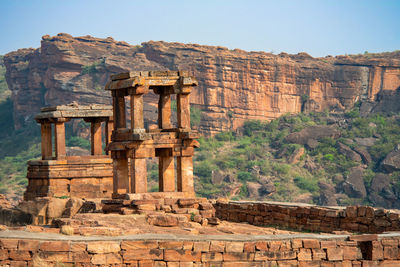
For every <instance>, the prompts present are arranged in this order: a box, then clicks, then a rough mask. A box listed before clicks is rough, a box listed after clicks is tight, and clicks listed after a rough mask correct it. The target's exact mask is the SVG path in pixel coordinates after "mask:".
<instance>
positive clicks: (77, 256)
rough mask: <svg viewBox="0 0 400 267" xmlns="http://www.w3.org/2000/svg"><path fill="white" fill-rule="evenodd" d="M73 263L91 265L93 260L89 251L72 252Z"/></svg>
mask: <svg viewBox="0 0 400 267" xmlns="http://www.w3.org/2000/svg"><path fill="white" fill-rule="evenodd" d="M72 259H73V262H75V263H77V262H82V263H90V262H91V260H92V256H91V255H89V253H88V252H87V251H76V252H72Z"/></svg>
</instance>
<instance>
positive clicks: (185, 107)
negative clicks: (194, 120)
mask: <svg viewBox="0 0 400 267" xmlns="http://www.w3.org/2000/svg"><path fill="white" fill-rule="evenodd" d="M176 100H177V103H176V107H177V116H178V127H179V128H183V129H188V130H190V103H189V94H178V95H177V99H176Z"/></svg>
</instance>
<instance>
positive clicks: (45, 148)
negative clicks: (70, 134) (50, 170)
mask: <svg viewBox="0 0 400 267" xmlns="http://www.w3.org/2000/svg"><path fill="white" fill-rule="evenodd" d="M40 127H41V135H42V159H43V160H46V159H51V158H52V157H53V144H52V141H51V123H50V122H49V121H41V123H40Z"/></svg>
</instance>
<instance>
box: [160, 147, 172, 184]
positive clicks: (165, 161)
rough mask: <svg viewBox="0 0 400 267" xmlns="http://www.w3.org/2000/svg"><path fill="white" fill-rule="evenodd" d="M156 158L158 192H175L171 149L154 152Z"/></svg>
mask: <svg viewBox="0 0 400 267" xmlns="http://www.w3.org/2000/svg"><path fill="white" fill-rule="evenodd" d="M156 156H157V157H158V160H159V161H158V170H159V172H158V183H159V191H160V192H175V164H174V157H173V156H172V149H169V148H161V149H157V150H156Z"/></svg>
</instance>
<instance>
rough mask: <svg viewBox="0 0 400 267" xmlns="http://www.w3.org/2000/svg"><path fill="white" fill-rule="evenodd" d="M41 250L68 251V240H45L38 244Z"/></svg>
mask: <svg viewBox="0 0 400 267" xmlns="http://www.w3.org/2000/svg"><path fill="white" fill-rule="evenodd" d="M40 250H41V251H54V252H55V251H69V250H70V245H69V242H65V241H45V242H42V243H41V244H40Z"/></svg>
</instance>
